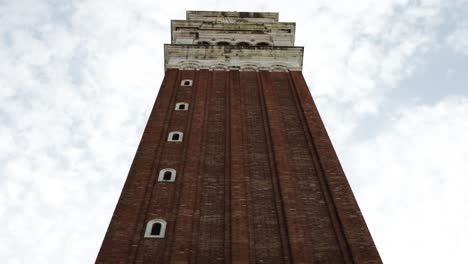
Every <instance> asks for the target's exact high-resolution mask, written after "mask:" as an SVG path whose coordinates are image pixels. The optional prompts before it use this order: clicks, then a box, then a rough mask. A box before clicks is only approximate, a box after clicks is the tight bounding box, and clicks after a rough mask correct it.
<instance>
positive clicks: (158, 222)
mask: <svg viewBox="0 0 468 264" xmlns="http://www.w3.org/2000/svg"><path fill="white" fill-rule="evenodd" d="M165 233H166V221H164V220H163V219H153V220H151V221H149V222H148V224H146V229H145V237H147V238H163V237H164V235H165Z"/></svg>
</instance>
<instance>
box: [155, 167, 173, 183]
mask: <svg viewBox="0 0 468 264" xmlns="http://www.w3.org/2000/svg"><path fill="white" fill-rule="evenodd" d="M176 174H177V172H176V170H174V169H170V168H167V169H162V170H161V171H159V176H158V181H159V182H175V179H176Z"/></svg>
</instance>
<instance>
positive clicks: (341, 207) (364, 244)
mask: <svg viewBox="0 0 468 264" xmlns="http://www.w3.org/2000/svg"><path fill="white" fill-rule="evenodd" d="M291 77H292V80H293V83H294V87H295V91H296V92H297V98H298V100H299V101H300V106H301V108H302V109H300V112H302V114H303V117H304V119H305V120H306V121H307V122H306V125H307V129H308V132H309V133H310V135H309V137H310V139H311V142H312V144H313V150H314V151H315V156H316V157H317V158H318V161H319V163H320V166H321V170H322V173H323V178H324V181H325V184H326V187H327V191H328V192H329V193H330V195H331V198H332V202H333V206H334V210H335V212H336V215H337V218H338V219H337V221H338V224H339V230H340V231H341V232H342V234H343V236H344V239H345V243H346V246H348V245H349V247H345V249H347V250H348V254H349V258H351V259H352V262H354V263H382V261H381V259H380V256H379V253H378V251H377V248H376V247H375V244H374V242H373V240H372V237H371V234H370V232H369V230H368V228H367V225H366V223H365V221H364V218H363V216H362V214H361V211H360V210H359V206H358V204H357V202H356V199H355V198H354V195H353V193H352V190H351V187H350V186H349V183H348V181H347V179H346V176H345V174H344V171H343V169H342V167H341V165H340V162H339V160H338V157H337V155H336V153H335V150H334V148H333V145H332V143H331V140H330V138H329V136H328V134H327V131H326V129H325V126H324V124H323V122H322V120H321V118H320V115H319V112H318V110H317V107H316V106H315V103H314V100H313V98H312V96H311V94H310V92H309V89H308V87H307V84H306V83H305V80H304V77H303V76H302V72H291Z"/></svg>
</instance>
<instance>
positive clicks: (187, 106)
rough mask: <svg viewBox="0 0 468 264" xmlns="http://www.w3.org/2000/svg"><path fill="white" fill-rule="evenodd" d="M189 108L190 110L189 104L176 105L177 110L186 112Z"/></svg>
mask: <svg viewBox="0 0 468 264" xmlns="http://www.w3.org/2000/svg"><path fill="white" fill-rule="evenodd" d="M188 108H189V104H188V103H176V105H175V110H181V111H185V110H188Z"/></svg>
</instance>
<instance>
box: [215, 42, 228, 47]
mask: <svg viewBox="0 0 468 264" xmlns="http://www.w3.org/2000/svg"><path fill="white" fill-rule="evenodd" d="M216 45H218V46H229V42H227V41H220V42H218V43H216Z"/></svg>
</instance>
